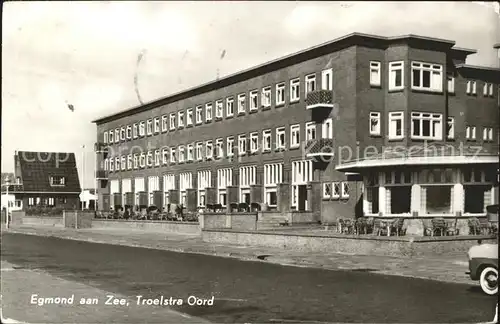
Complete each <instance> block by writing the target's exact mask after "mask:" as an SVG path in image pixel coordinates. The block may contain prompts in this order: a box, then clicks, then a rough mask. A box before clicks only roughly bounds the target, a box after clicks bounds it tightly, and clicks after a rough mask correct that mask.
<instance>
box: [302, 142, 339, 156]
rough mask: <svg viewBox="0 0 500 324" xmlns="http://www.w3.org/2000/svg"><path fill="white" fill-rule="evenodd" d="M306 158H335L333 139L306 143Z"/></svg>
mask: <svg viewBox="0 0 500 324" xmlns="http://www.w3.org/2000/svg"><path fill="white" fill-rule="evenodd" d="M305 151H306V156H307V157H315V156H319V157H321V156H324V157H326V156H329V157H332V156H334V147H333V139H331V138H320V139H314V140H309V141H307V142H306V147H305Z"/></svg>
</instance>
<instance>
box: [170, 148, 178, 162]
mask: <svg viewBox="0 0 500 324" xmlns="http://www.w3.org/2000/svg"><path fill="white" fill-rule="evenodd" d="M176 161H177V155H176V154H175V147H171V148H170V163H175V162H176Z"/></svg>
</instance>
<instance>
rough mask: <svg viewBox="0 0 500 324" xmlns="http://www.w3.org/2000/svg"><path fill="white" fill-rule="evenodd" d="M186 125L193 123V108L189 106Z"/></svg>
mask: <svg viewBox="0 0 500 324" xmlns="http://www.w3.org/2000/svg"><path fill="white" fill-rule="evenodd" d="M186 125H187V126H191V125H193V108H189V109H188V110H187V111H186Z"/></svg>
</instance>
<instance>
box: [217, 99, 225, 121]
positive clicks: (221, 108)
mask: <svg viewBox="0 0 500 324" xmlns="http://www.w3.org/2000/svg"><path fill="white" fill-rule="evenodd" d="M222 117H224V104H223V102H222V100H217V101H216V102H215V118H222Z"/></svg>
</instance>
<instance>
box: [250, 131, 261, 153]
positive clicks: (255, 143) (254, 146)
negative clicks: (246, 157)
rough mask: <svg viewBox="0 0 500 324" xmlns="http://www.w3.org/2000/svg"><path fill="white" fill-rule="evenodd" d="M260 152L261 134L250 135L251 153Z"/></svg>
mask: <svg viewBox="0 0 500 324" xmlns="http://www.w3.org/2000/svg"><path fill="white" fill-rule="evenodd" d="M258 150H259V133H257V132H254V133H250V153H255V152H257V151H258Z"/></svg>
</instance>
